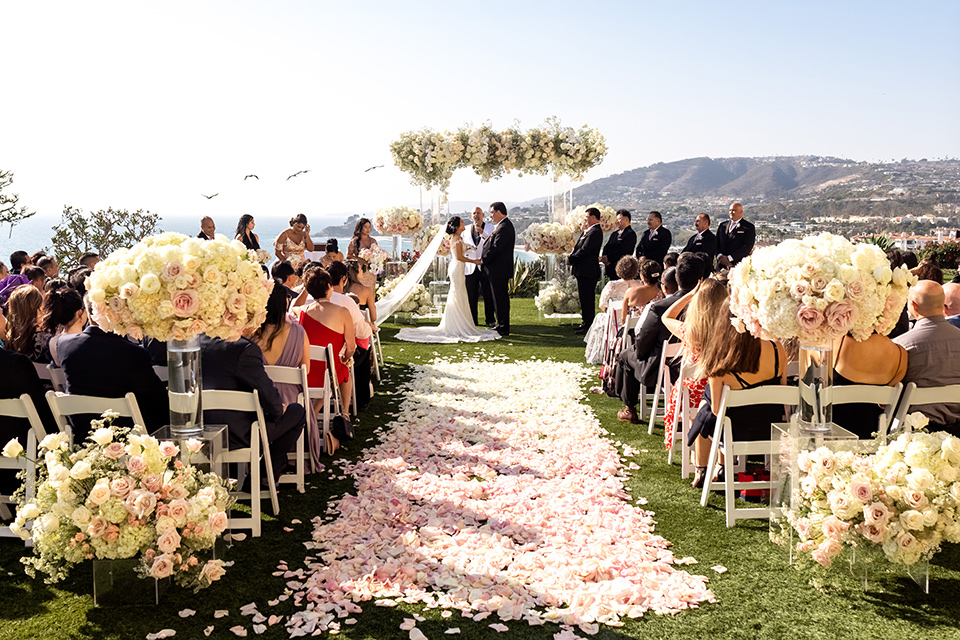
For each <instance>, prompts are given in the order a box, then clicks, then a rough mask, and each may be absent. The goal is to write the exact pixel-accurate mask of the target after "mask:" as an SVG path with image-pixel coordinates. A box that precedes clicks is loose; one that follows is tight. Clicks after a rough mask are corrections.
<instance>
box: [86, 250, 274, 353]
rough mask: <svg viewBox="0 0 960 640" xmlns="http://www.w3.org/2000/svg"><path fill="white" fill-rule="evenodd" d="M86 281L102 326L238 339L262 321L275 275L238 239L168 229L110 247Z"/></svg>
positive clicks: (164, 336) (135, 333)
mask: <svg viewBox="0 0 960 640" xmlns="http://www.w3.org/2000/svg"><path fill="white" fill-rule="evenodd" d="M87 288H88V290H89V291H90V299H91V301H92V312H93V317H94V319H95V320H96V321H97V323H98V324H99V325H100V327H101V328H103V329H104V330H107V331H112V332H114V333H119V334H121V335H129V336H131V337H134V338H137V339H139V338H142V337H143V336H149V337H153V338H157V339H158V340H163V341H169V340H172V339H177V340H186V339H188V338H191V337H193V336H196V335H199V334H201V333H206V334H207V335H210V336H214V337H218V338H224V339H227V340H236V339H238V338H239V337H240V335H241V334H242V332H243V330H244V329H246V328H247V327H259V326H260V325H261V324H262V323H263V320H264V318H265V317H266V311H265V306H266V301H267V298H268V297H269V295H270V291H271V289H272V288H273V281H272V280H270V279H269V278H268V277H267V275H266V273H264V271H263V270H262V269H261V268H260V266H259V264H258V262H257V257H256V255H255V254H254V253H253V252H251V251H248V250H247V249H246V248H245V247H244V246H243V245H242V244H241V243H240V242H238V241H236V240H232V241H228V240H226V239H225V238H223V237H220V238H218V239H216V240H200V239H199V238H191V237H188V236H185V235H182V234H178V233H162V234H159V235H156V236H151V237H149V238H146V239H144V240H143V241H141V242H139V243H137V244H136V245H134V246H133V247H131V248H129V249H118V250H117V251H114V252H113V253H111V254H110V255H109V256H108V257H107V258H106V259H105V260H104V261H102V262H100V263H99V264H98V265H97V267H96V269H95V270H94V272H93V273H92V274H91V275H90V276H89V278H88V280H87Z"/></svg>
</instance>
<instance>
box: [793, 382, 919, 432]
mask: <svg viewBox="0 0 960 640" xmlns="http://www.w3.org/2000/svg"><path fill="white" fill-rule="evenodd" d="M902 390H903V383H902V382H898V383H897V384H896V385H894V386H892V387H888V386H885V385H873V384H843V385H837V386H835V387H833V392H832V393H833V396H832V397H833V399H832V400H831V402H832V403H833V404H835V405H838V404H851V403H855V402H856V403H865V404H877V405H884V406H885V407H886V409H885V410H884V412H883V413H881V414H880V418H879V420H878V424H877V437H878V438H880V439H883V438H885V437H886V435H887V427H888V426H889V424H890V419H891V416H892V415H893V411H894V409H896V407H897V400H898V399H899V398H900V392H901V391H902ZM800 392H801V393H803V389H801V390H800Z"/></svg>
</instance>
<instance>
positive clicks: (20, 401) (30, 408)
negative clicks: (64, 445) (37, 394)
mask: <svg viewBox="0 0 960 640" xmlns="http://www.w3.org/2000/svg"><path fill="white" fill-rule="evenodd" d="M0 416H6V417H8V418H22V419H25V420H27V422H29V423H30V428H29V430H28V431H27V446H26V447H24V453H25V454H26V457H20V458H3V457H0V469H12V470H16V471H20V470H21V469H22V470H24V472H25V475H26V478H25V480H24V485H25V487H24V491H25V492H26V499H27V500H31V499H32V498H33V496H34V495H35V493H36V491H35V489H36V487H35V485H36V469H35V467H34V463H33V462H32V461H33V460H36V459H37V443H38V442H40V441H41V440H43V439H44V438H45V437H46V435H47V432H46V430H45V429H44V428H43V423H41V422H40V416H39V415H38V414H37V408H36V407H35V406H34V405H33V400H31V399H30V396H29V395H28V394H26V393H25V394H23V395H21V396H20V397H19V398H11V399H9V400H0ZM3 444H6V443H3ZM8 504H16V501H15V500H14V499H13V496H12V495H0V514H2V515H3V517H4V518H5V519H7V518H12V517H13V514H12V513H11V512H10V511H9V510H8V509H7V506H6V505H8ZM4 511H6V513H4ZM0 537H3V538H16V537H19V536H17V534H15V533H13V532H12V531H11V530H10V526H9V525H5V526H0ZM28 544H29V542H28Z"/></svg>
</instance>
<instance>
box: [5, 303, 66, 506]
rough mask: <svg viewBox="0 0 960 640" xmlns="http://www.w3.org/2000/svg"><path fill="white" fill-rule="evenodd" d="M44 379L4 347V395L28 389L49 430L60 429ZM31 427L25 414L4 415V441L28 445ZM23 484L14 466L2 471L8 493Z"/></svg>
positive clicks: (26, 391) (20, 356)
mask: <svg viewBox="0 0 960 640" xmlns="http://www.w3.org/2000/svg"><path fill="white" fill-rule="evenodd" d="M2 331H3V316H2V315H0V333H2ZM45 392H46V391H45V389H44V387H43V383H42V382H41V380H40V376H38V375H37V370H36V369H35V368H34V366H33V363H32V362H30V360H29V359H28V358H27V357H26V356H24V355H22V354H19V353H14V352H12V351H7V350H6V349H0V399H4V400H9V399H12V398H19V397H20V396H21V395H22V394H24V393H26V394H27V395H29V396H30V400H31V401H33V406H34V407H35V408H36V409H37V414H38V415H39V416H40V422H41V423H43V427H44V429H46V431H47V432H48V433H53V432H56V431H57V425H56V423H54V421H53V415H52V414H51V413H50V405H48V404H47V399H46V398H44V396H43V394H44V393H45ZM29 430H30V423H29V422H27V421H26V420H25V419H23V418H9V417H7V416H0V441H2V442H3V443H7V442H9V441H10V440H11V439H13V438H16V439H17V440H18V441H19V442H20V446H22V447H24V448H26V446H27V432H28V431H29ZM19 485H20V482H19V480H17V478H16V473H15V472H14V471H13V470H4V471H3V472H2V473H0V493H2V494H4V495H10V494H12V493H13V492H14V491H15V490H16V488H17V487H18V486H19Z"/></svg>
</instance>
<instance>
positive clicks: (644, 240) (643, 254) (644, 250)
mask: <svg viewBox="0 0 960 640" xmlns="http://www.w3.org/2000/svg"><path fill="white" fill-rule="evenodd" d="M671 242H673V234H671V233H670V230H669V229H667V228H666V227H664V226H663V216H661V215H660V212H659V211H651V212H650V215H648V216H647V230H646V231H644V232H643V235H642V236H640V244H638V245H637V258H649V259H650V260H656V261H657V262H659V263H660V264H663V257H664V256H665V255H667V252H668V251H670V243H671Z"/></svg>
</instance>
